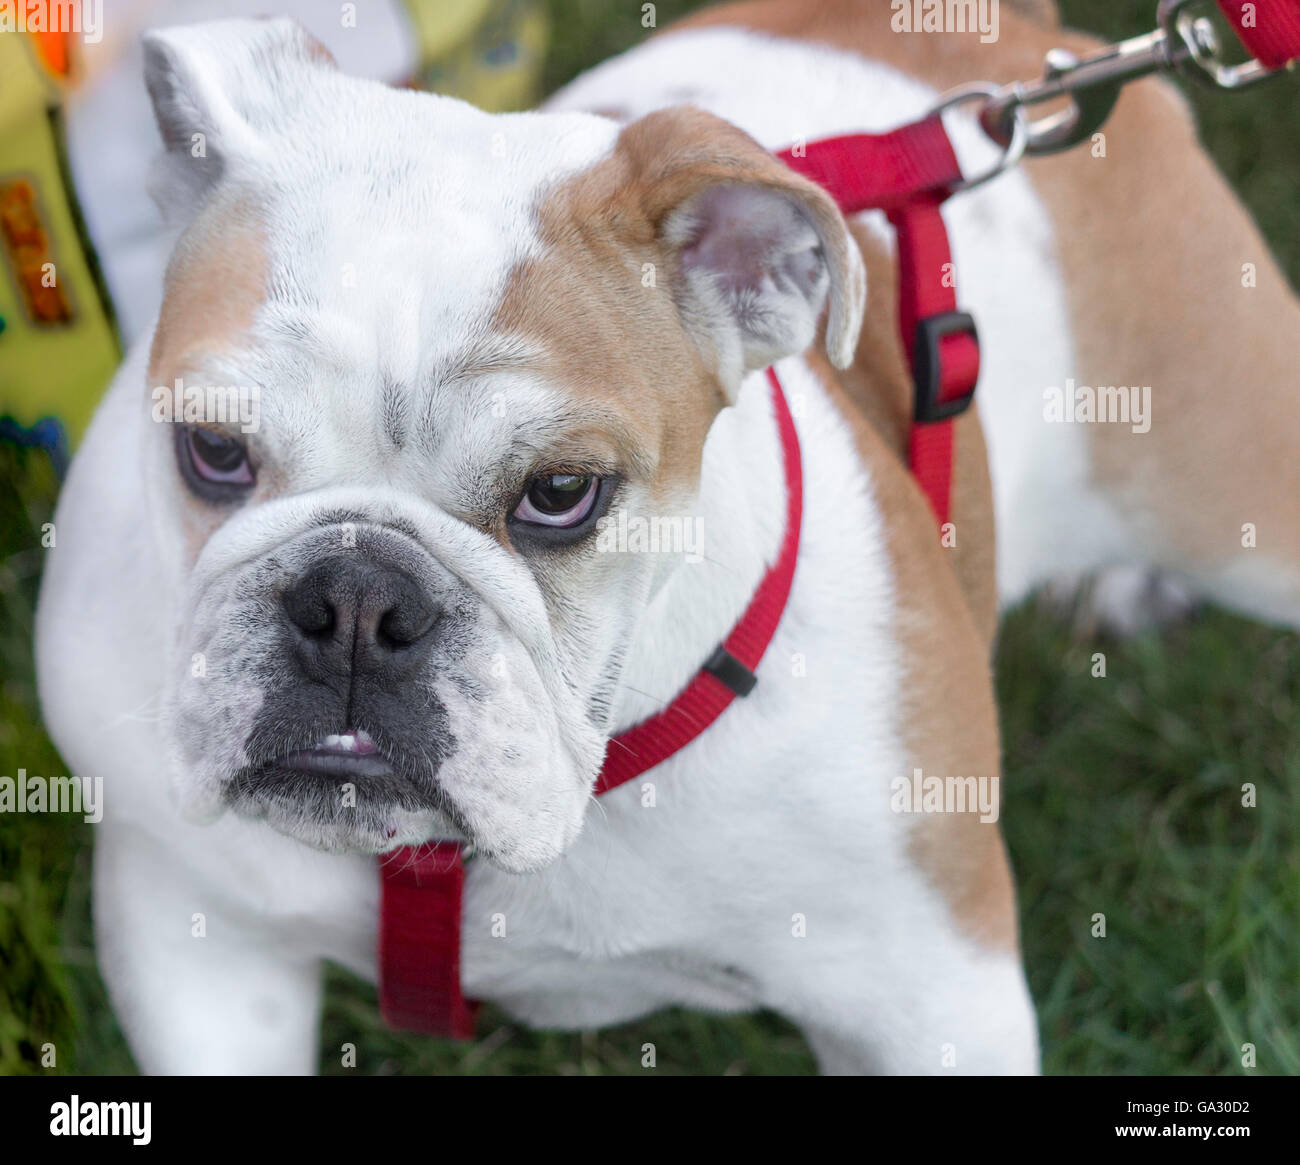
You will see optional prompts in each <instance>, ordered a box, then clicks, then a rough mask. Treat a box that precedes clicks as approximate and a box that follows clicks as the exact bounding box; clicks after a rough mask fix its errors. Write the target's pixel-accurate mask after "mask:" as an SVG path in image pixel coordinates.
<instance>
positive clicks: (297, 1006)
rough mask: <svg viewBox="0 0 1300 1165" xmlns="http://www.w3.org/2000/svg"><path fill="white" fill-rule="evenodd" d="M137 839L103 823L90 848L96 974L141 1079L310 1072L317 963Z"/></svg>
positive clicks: (138, 833) (147, 839)
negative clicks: (240, 916)
mask: <svg viewBox="0 0 1300 1165" xmlns="http://www.w3.org/2000/svg"><path fill="white" fill-rule="evenodd" d="M178 857H179V855H178V854H177V852H176V851H175V850H173V849H171V848H169V847H167V846H164V845H163V844H161V843H160V842H159V841H158V840H157V839H156V838H154V837H152V836H151V835H149V834H148V833H147V832H145V831H143V830H138V829H134V828H132V827H130V826H124V825H120V824H116V825H114V824H110V823H108V822H105V823H104V824H103V825H102V826H101V828H100V830H99V832H98V834H97V837H96V845H95V902H94V911H95V941H96V945H97V948H98V952H99V964H100V970H101V972H102V974H103V977H104V981H105V983H106V984H107V986H108V991H109V995H110V996H111V998H112V1001H113V1006H114V1009H115V1011H116V1012H117V1015H118V1018H119V1019H120V1020H121V1023H122V1026H123V1028H124V1029H125V1032H126V1036H127V1039H128V1041H129V1042H130V1045H131V1050H132V1052H133V1053H134V1055H135V1059H136V1063H137V1064H138V1065H139V1066H140V1068H141V1070H142V1071H144V1072H147V1073H150V1074H152V1075H180V1074H184V1075H233V1074H241V1075H242V1074H252V1075H259V1074H261V1075H282V1074H283V1075H289V1074H292V1075H303V1074H306V1073H310V1072H312V1071H314V1070H315V1065H316V1049H317V1025H318V1019H319V1012H320V999H321V986H320V972H319V964H318V963H317V962H316V961H315V960H314V959H310V958H308V957H305V956H298V957H295V956H294V955H293V954H292V952H290V951H287V950H285V949H284V948H283V947H279V946H277V945H273V943H272V941H271V940H270V939H269V938H268V936H267V931H266V929H265V928H264V927H259V928H256V929H255V928H254V927H253V926H252V925H250V924H245V923H242V922H240V921H237V920H236V919H235V917H234V916H233V915H234V912H232V911H231V910H230V908H229V904H228V903H226V902H224V901H219V900H218V899H217V897H216V895H215V893H214V891H213V890H212V889H211V888H209V887H207V886H204V885H203V884H202V882H201V880H200V879H198V878H196V877H194V876H192V875H190V874H189V872H188V871H187V869H186V868H185V867H184V866H183V865H181V864H180V862H179V861H178Z"/></svg>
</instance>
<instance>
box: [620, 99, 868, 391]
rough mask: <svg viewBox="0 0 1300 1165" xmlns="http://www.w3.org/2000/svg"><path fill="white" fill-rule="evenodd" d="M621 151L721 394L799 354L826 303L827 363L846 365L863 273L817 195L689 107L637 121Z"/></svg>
mask: <svg viewBox="0 0 1300 1165" xmlns="http://www.w3.org/2000/svg"><path fill="white" fill-rule="evenodd" d="M619 149H620V150H622V151H625V154H626V157H627V158H628V159H629V160H630V162H631V166H632V168H633V170H634V172H635V179H634V180H635V181H636V183H637V186H638V188H639V197H640V199H641V201H642V204H643V210H644V212H645V213H646V215H647V216H648V217H649V218H650V220H651V222H652V224H653V226H654V227H655V229H656V231H657V233H658V236H659V238H660V240H661V241H662V243H663V244H664V245H665V246H666V247H667V249H668V252H669V256H670V261H671V263H672V266H673V268H674V269H673V271H672V272H671V273H670V278H671V279H672V281H673V291H674V294H675V295H676V297H677V302H678V305H679V308H680V310H681V313H682V318H683V320H684V322H685V324H686V327H687V330H688V331H689V332H690V333H691V335H692V337H693V339H694V340H695V343H696V344H697V346H698V347H699V348H700V350H701V351H702V352H703V353H704V355H705V357H706V359H710V362H711V363H712V364H713V367H714V370H715V374H716V375H717V377H718V380H719V382H720V384H721V385H722V387H723V390H724V392H726V393H727V394H728V396H729V398H733V399H734V394H735V392H736V390H737V389H738V388H739V384H740V381H741V379H742V378H743V377H744V375H745V374H746V373H749V372H752V371H754V370H755V369H759V368H764V367H766V366H767V365H768V364H771V363H772V362H773V361H774V360H777V359H779V358H780V357H782V356H788V355H792V354H793V353H796V352H802V351H803V350H804V349H805V348H807V347H808V346H809V345H810V344H811V343H812V342H813V340H814V339H815V338H816V335H817V323H818V320H819V318H820V316H821V313H822V309H823V308H824V307H827V304H828V301H829V308H828V312H827V319H826V350H827V355H828V356H829V357H830V359H831V362H832V363H833V364H834V365H835V366H836V367H837V368H845V367H847V366H848V365H849V364H850V363H852V361H853V355H854V352H855V351H856V349H857V342H858V332H859V330H860V328H861V326H862V313H863V310H864V308H865V306H866V283H867V281H866V271H865V268H864V266H863V263H862V255H861V253H860V252H859V251H858V248H857V245H856V244H855V243H854V241H853V237H852V236H851V235H850V234H849V231H848V227H847V225H846V223H845V221H844V218H843V216H841V214H840V212H839V209H838V208H837V207H836V205H835V203H834V202H833V201H832V199H831V198H830V196H829V195H827V194H826V192H825V191H824V190H822V189H821V187H819V186H817V185H816V184H815V183H812V182H809V181H808V180H807V179H805V178H801V177H800V176H799V175H797V174H795V173H794V172H793V171H792V170H790V169H789V168H788V167H787V166H785V165H784V164H783V163H782V162H780V161H779V160H777V159H776V158H774V157H773V156H772V155H771V154H769V153H768V152H767V151H766V150H764V149H763V148H762V146H760V145H759V144H758V143H757V142H756V141H754V140H753V139H752V138H751V137H749V136H748V135H747V134H745V133H743V132H742V131H741V130H739V129H737V128H736V127H735V126H733V125H731V124H730V123H728V122H725V121H723V120H721V119H720V118H716V117H713V116H712V115H710V114H707V113H703V112H701V111H700V110H698V109H694V108H691V107H688V106H679V107H676V108H673V109H666V110H661V111H659V112H657V113H652V114H649V115H647V116H646V117H643V118H641V119H640V120H639V121H636V122H633V123H632V124H631V125H629V126H628V127H627V128H626V129H624V130H623V133H622V135H621V136H620V139H619Z"/></svg>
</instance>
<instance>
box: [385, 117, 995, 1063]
mask: <svg viewBox="0 0 1300 1165" xmlns="http://www.w3.org/2000/svg"><path fill="white" fill-rule="evenodd" d="M778 156H779V157H780V158H781V159H782V160H783V161H785V162H786V163H787V164H789V165H790V166H791V167H792V168H793V169H795V170H796V171H798V172H799V173H801V174H803V175H805V176H806V177H808V178H811V179H812V180H813V181H815V182H818V183H819V184H820V185H822V186H823V187H825V188H826V190H827V191H828V192H829V193H830V194H831V195H832V197H834V198H835V200H836V202H837V203H838V204H839V206H840V208H841V209H842V210H843V211H844V212H845V213H846V214H854V213H857V212H858V211H861V210H867V209H872V208H878V209H882V210H884V211H885V212H886V213H887V214H888V215H889V219H890V221H891V222H892V223H893V224H894V227H895V228H896V230H897V231H898V264H899V326H900V329H901V332H902V338H903V347H904V350H905V351H906V352H907V354H908V360H909V363H910V366H911V368H912V373H913V377H914V379H915V381H916V402H915V422H916V423H915V424H914V425H913V428H912V437H911V448H910V460H911V464H912V469H913V471H914V472H915V474H916V476H917V478H918V480H919V481H920V483H921V488H922V489H923V490H924V491H925V494H926V496H927V497H928V498H929V499H930V504H931V506H933V507H934V511H935V514H936V515H937V516H938V518H939V521H940V522H941V523H942V522H945V521H947V517H948V508H949V507H948V494H949V490H950V485H951V477H952V471H951V463H952V418H953V417H954V416H955V415H956V414H957V413H959V412H961V411H962V410H963V409H964V408H966V406H967V405H969V403H970V400H971V396H972V394H973V393H974V390H975V379H976V377H977V376H978V374H979V347H978V344H977V341H976V336H975V328H974V324H973V323H972V322H971V319H970V317H969V316H968V315H965V314H964V313H961V312H958V311H957V310H956V306H957V305H956V297H955V292H954V289H953V280H952V277H951V264H950V259H949V254H948V237H947V234H946V232H945V231H944V226H943V219H942V218H941V217H940V214H939V207H940V205H941V204H942V202H943V200H944V199H945V198H946V197H947V196H948V194H949V193H950V192H951V190H952V188H953V186H954V184H955V183H957V182H958V181H960V179H961V170H960V168H959V166H958V164H957V159H956V158H955V156H954V155H953V152H952V147H951V145H950V144H949V142H948V136H947V134H946V132H945V131H944V129H943V126H942V124H941V123H940V122H939V120H938V119H937V118H931V119H927V120H926V121H922V122H919V123H917V124H915V125H909V126H905V127H904V128H902V129H899V130H895V131H894V132H892V133H888V134H881V135H868V134H855V135H852V136H849V137H842V138H832V139H829V140H827V141H822V142H813V143H810V144H809V145H808V146H807V147H803V148H800V149H799V150H798V151H797V152H796V151H795V150H787V151H784V152H783V153H781V154H780V155H778ZM767 378H768V381H769V383H770V384H771V387H772V408H773V412H774V414H775V416H776V422H777V429H778V432H779V435H780V440H781V454H782V459H783V462H784V467H785V487H786V522H785V535H784V537H783V538H782V541H781V547H780V550H779V552H778V554H777V558H776V561H775V562H773V563H772V565H771V566H770V567H769V568H768V570H767V573H766V574H765V575H764V576H763V579H762V581H761V582H760V583H759V586H758V590H757V591H755V593H754V597H753V598H752V599H751V600H750V603H749V606H748V607H747V608H746V609H745V613H744V614H743V615H742V616H741V618H740V621H739V622H738V623H737V624H736V625H735V627H734V628H733V629H732V631H731V633H730V634H729V635H728V636H727V638H726V639H725V640H724V641H723V643H722V645H721V646H720V647H719V648H718V649H717V650H716V651H715V652H714V653H713V655H712V656H711V657H710V658H709V660H708V661H707V662H706V663H705V664H704V666H703V667H702V668H701V669H700V671H698V672H697V673H696V674H695V677H694V678H693V679H692V680H691V681H690V683H688V684H687V685H686V687H685V688H683V689H682V691H681V692H680V693H679V694H678V696H677V697H676V698H675V699H674V700H673V701H672V703H670V704H669V705H668V706H667V707H666V708H664V709H663V710H662V711H661V712H658V713H656V714H655V715H653V716H651V717H650V718H649V719H648V720H643V721H642V722H641V723H640V724H637V725H635V726H634V727H632V728H630V729H628V730H627V731H626V732H624V733H622V734H621V735H619V736H617V737H615V738H614V739H612V740H611V741H610V742H609V745H608V746H607V748H606V751H605V763H604V766H603V767H602V769H601V772H600V776H599V777H598V778H597V780H596V792H597V793H598V794H599V793H607V792H609V791H610V790H611V789H615V788H617V787H618V786H619V785H622V784H624V783H625V782H627V781H630V780H633V779H634V778H635V777H638V776H640V775H641V774H642V773H645V772H648V771H649V770H650V769H652V768H654V767H655V766H656V765H658V764H661V763H662V762H663V761H665V760H667V759H668V758H669V757H670V756H672V755H673V754H674V753H676V752H678V751H680V750H681V749H682V748H685V747H686V745H688V744H689V743H690V742H691V741H692V740H694V739H695V738H696V737H697V736H699V735H700V734H701V733H702V732H704V730H705V729H706V728H708V727H709V725H710V724H712V723H713V722H714V721H715V720H716V719H717V718H718V717H719V716H721V715H722V713H723V712H724V711H725V710H726V708H727V706H728V705H729V704H730V703H731V701H732V700H734V699H735V698H736V697H737V696H745V695H748V694H749V692H750V691H751V690H752V689H753V687H754V685H755V684H756V683H757V682H758V680H757V677H756V675H755V672H756V671H757V670H758V665H759V662H760V661H761V660H762V658H763V655H764V653H765V652H766V650H767V646H768V644H769V643H771V641H772V636H773V635H774V634H775V633H776V628H777V625H778V623H780V621H781V615H782V613H783V612H784V611H785V606H786V602H787V600H788V599H789V597H790V587H791V584H792V582H793V580H794V571H795V564H796V562H797V561H798V558H799V531H800V527H801V526H802V520H803V468H802V463H801V459H800V453H799V438H798V434H797V432H796V430H795V426H794V420H793V419H792V418H791V416H790V410H789V407H788V406H787V404H786V400H785V395H784V393H783V392H782V391H781V384H780V381H779V380H778V379H777V375H776V371H775V370H774V369H771V368H769V369H768V370H767ZM380 873H381V882H380V885H381V897H380V920H379V1005H380V1009H381V1011H382V1012H383V1015H384V1019H385V1020H386V1021H387V1022H388V1023H389V1024H390V1025H391V1026H393V1027H399V1028H408V1029H411V1030H413V1031H421V1032H425V1033H427V1034H430V1035H441V1036H451V1037H453V1038H457V1039H468V1038H471V1037H472V1036H473V1034H474V1012H475V1011H476V1009H477V1004H474V1003H471V1002H469V1001H467V1000H466V999H465V997H464V996H463V995H462V994H461V988H460V936H461V895H462V891H463V888H464V882H465V870H464V865H463V863H462V852H461V847H460V845H459V844H458V843H456V842H450V841H441V842H429V843H426V844H425V845H423V846H418V847H408V848H404V849H399V850H395V851H394V852H392V853H390V854H386V855H384V857H383V859H382V860H381V863H380Z"/></svg>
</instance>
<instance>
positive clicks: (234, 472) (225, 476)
mask: <svg viewBox="0 0 1300 1165" xmlns="http://www.w3.org/2000/svg"><path fill="white" fill-rule="evenodd" d="M180 443H181V449H180V454H181V467H182V469H185V470H188V472H187V474H186V477H187V478H188V479H189V480H190V481H191V482H194V481H195V480H196V479H197V481H198V482H205V483H207V484H209V485H212V486H217V487H226V488H238V487H240V486H247V485H252V484H253V467H252V465H250V464H249V460H248V450H247V449H246V448H245V447H244V443H243V442H242V441H239V440H237V439H236V438H234V437H227V436H226V435H225V434H224V433H217V432H214V431H213V430H212V429H201V428H197V427H190V426H186V427H185V429H184V430H183V431H182V433H181V439H180Z"/></svg>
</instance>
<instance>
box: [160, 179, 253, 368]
mask: <svg viewBox="0 0 1300 1165" xmlns="http://www.w3.org/2000/svg"><path fill="white" fill-rule="evenodd" d="M264 232H265V228H264V226H263V224H262V222H261V220H260V219H259V218H258V217H257V216H256V214H255V212H254V211H253V210H252V208H251V207H249V206H247V205H246V204H243V203H235V204H233V205H226V206H217V207H213V208H212V209H211V210H208V211H207V212H205V213H204V215H203V216H202V217H201V218H200V219H199V220H198V221H197V222H196V223H195V224H194V225H193V226H192V227H190V229H189V230H188V231H187V232H186V233H185V235H183V236H182V238H181V240H180V242H179V244H178V245H177V248H176V252H175V254H174V255H173V256H172V259H171V262H170V263H169V264H168V265H167V277H166V281H165V283H164V285H163V303H162V310H161V311H160V313H159V316H158V327H157V330H156V331H155V332H154V336H153V347H152V348H151V349H150V353H149V379H150V381H151V382H152V383H154V384H171V383H172V382H173V380H174V379H175V378H176V376H178V375H181V374H182V373H183V372H184V370H185V368H186V367H187V365H188V362H190V361H192V360H194V359H195V358H196V357H198V356H200V355H202V354H203V353H211V352H219V351H222V350H225V349H229V348H232V347H234V346H235V345H236V344H237V343H238V341H239V339H240V337H241V336H243V335H244V334H246V333H247V332H248V330H249V329H250V328H251V327H252V325H253V321H254V319H255V318H256V316H257V313H258V311H259V310H260V309H261V307H262V305H263V304H264V303H265V302H266V296H267V283H268V275H269V263H268V260H267V255H266V238H265V233H264Z"/></svg>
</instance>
